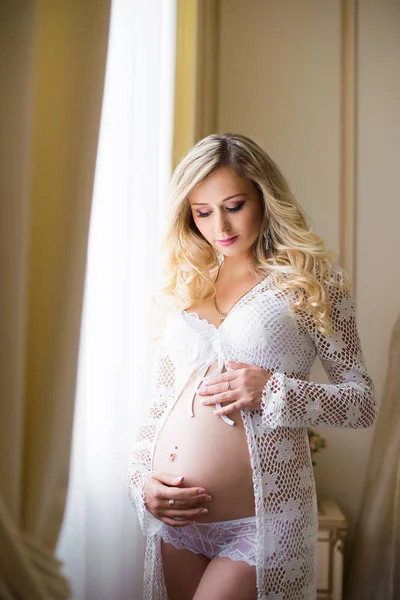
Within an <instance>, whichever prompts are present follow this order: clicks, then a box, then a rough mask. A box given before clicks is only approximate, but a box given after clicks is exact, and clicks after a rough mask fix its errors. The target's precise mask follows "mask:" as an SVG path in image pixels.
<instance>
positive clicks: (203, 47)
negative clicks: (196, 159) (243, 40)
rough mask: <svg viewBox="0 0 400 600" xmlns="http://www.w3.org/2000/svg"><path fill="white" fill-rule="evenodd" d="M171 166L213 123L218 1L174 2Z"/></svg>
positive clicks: (216, 65)
mask: <svg viewBox="0 0 400 600" xmlns="http://www.w3.org/2000/svg"><path fill="white" fill-rule="evenodd" d="M177 7H178V19H177V23H178V30H177V54H176V82H175V118H174V148H173V164H174V166H176V165H177V163H178V162H179V160H180V159H181V158H182V156H183V155H184V154H185V153H186V152H187V151H188V150H189V149H190V148H191V147H192V146H193V144H194V143H196V142H197V141H198V140H200V139H201V138H203V137H205V136H206V135H209V134H210V133H215V131H216V124H217V77H218V29H219V0H178V3H177Z"/></svg>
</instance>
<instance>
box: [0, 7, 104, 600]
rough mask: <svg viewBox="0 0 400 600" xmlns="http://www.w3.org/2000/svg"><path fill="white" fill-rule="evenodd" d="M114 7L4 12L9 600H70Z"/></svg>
mask: <svg viewBox="0 0 400 600" xmlns="http://www.w3.org/2000/svg"><path fill="white" fill-rule="evenodd" d="M109 17H110V0H84V1H82V0H69V1H68V2H57V1H54V0H37V1H36V2H34V1H33V0H31V1H23V0H16V1H15V2H6V3H2V4H1V8H0V80H1V86H2V93H1V95H0V127H1V140H0V143H1V145H0V169H1V171H0V186H1V187H0V193H1V195H0V202H1V204H0V244H1V246H0V277H1V294H0V298H1V300H0V302H1V304H0V325H1V327H0V332H1V335H0V382H1V403H0V597H1V598H3V597H4V598H22V599H25V598H26V599H27V600H35V599H44V598H58V597H66V596H67V595H68V585H67V583H66V582H65V580H64V579H63V578H62V577H61V575H59V573H58V569H59V564H58V562H57V561H56V560H55V559H54V557H53V556H52V554H53V551H54V548H55V545H56V542H57V539H58V536H59V531H60V527H61V523H62V518H63V512H64V507H65V501H66V492H67V486H68V472H69V455H70V445H71V435H72V422H73V408H74V396H75V385H76V371H77V361H78V344H79V332H80V321H81V310H82V302H83V287H84V277H85V267H86V250H87V241H88V229H89V217H90V207H91V198H92V189H93V179H94V168H95V160H96V149H97V141H98V133H99V123H100V113H101V104H102V94H103V86H104V73H105V63H106V53H107V43H108V28H109Z"/></svg>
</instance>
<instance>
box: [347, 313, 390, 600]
mask: <svg viewBox="0 0 400 600" xmlns="http://www.w3.org/2000/svg"><path fill="white" fill-rule="evenodd" d="M388 364H389V366H388V370H387V375H386V381H385V387H384V391H383V395H382V400H381V406H380V409H379V414H378V421H377V424H376V427H375V433H374V441H373V445H372V450H371V457H370V461H369V466H368V471H367V478H366V483H365V490H364V495H363V503H362V509H361V512H360V517H359V522H358V525H357V530H356V538H355V543H354V547H353V551H352V557H353V558H352V563H351V565H350V567H351V568H350V570H349V577H348V581H347V584H346V594H345V597H346V598H347V599H348V600H378V599H379V600H380V599H382V600H398V598H400V425H399V424H400V316H399V318H398V319H397V322H396V323H395V326H394V328H393V334H392V339H391V342H390V347H389V363H388Z"/></svg>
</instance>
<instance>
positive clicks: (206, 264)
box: [157, 133, 348, 333]
mask: <svg viewBox="0 0 400 600" xmlns="http://www.w3.org/2000/svg"><path fill="white" fill-rule="evenodd" d="M220 167H228V168H230V169H232V170H233V171H235V172H236V173H237V174H238V175H240V176H241V177H244V178H246V179H248V180H250V181H251V182H252V183H253V185H254V186H255V188H256V190H257V191H258V193H259V196H260V198H261V200H262V206H263V214H264V216H263V225H262V227H261V229H260V233H259V236H258V240H257V241H256V242H255V243H254V246H253V253H254V259H255V260H254V274H255V275H257V276H261V277H266V276H267V275H268V274H270V273H271V271H272V272H275V279H276V284H277V286H278V287H279V288H280V289H282V290H287V291H288V292H290V291H292V292H294V295H295V302H294V303H293V308H294V310H295V311H296V310H297V311H305V312H307V313H310V314H311V315H312V316H313V318H314V320H315V324H316V327H317V329H318V330H319V331H321V332H322V333H324V332H325V333H328V332H330V331H331V321H330V303H329V298H328V294H327V291H326V287H325V284H331V285H336V286H346V287H347V286H348V283H347V281H346V279H347V278H346V275H345V273H344V272H343V271H342V270H340V269H338V268H337V267H335V265H334V263H333V259H334V257H335V256H336V253H333V252H331V251H329V250H327V249H326V247H325V243H324V240H323V238H321V237H319V236H318V235H316V234H315V233H313V231H312V228H311V226H310V224H309V220H308V217H307V215H306V213H305V212H304V210H303V209H302V207H301V206H300V205H299V203H298V202H297V200H296V199H295V198H294V196H293V194H292V193H291V191H290V189H289V186H288V184H287V182H286V180H285V178H284V176H283V175H282V173H281V171H280V169H279V167H278V166H277V165H276V164H275V162H274V161H273V160H272V159H271V158H270V157H269V156H268V154H267V153H266V152H265V151H264V150H263V149H262V148H261V147H260V146H259V145H258V144H257V143H256V142H254V141H253V140H252V139H250V138H248V137H246V136H244V135H240V134H237V133H226V134H223V135H218V134H212V135H209V136H207V137H205V138H204V139H202V140H200V141H199V142H198V143H197V144H195V145H194V146H193V148H191V150H189V152H188V153H187V154H186V155H185V156H184V157H183V158H182V160H181V161H180V163H179V164H178V166H177V167H176V169H175V171H174V173H173V176H172V179H171V184H170V200H169V206H168V210H167V220H166V226H165V233H164V236H163V241H162V246H161V249H162V252H163V256H164V268H163V277H164V285H163V286H162V288H161V290H160V292H159V295H158V298H157V302H158V305H159V306H161V305H162V306H163V307H164V309H162V310H164V311H165V309H166V308H167V309H168V308H173V307H174V308H179V309H186V308H188V307H189V306H191V304H193V302H194V301H199V300H205V299H210V298H213V297H214V296H215V293H216V292H215V285H214V282H213V279H212V278H211V273H212V272H213V269H214V268H216V267H217V266H218V265H219V264H220V262H221V261H222V258H223V255H222V254H221V253H220V252H219V251H218V250H217V249H216V248H214V247H213V246H212V245H211V244H209V242H207V240H206V239H205V238H204V237H203V236H202V234H201V233H200V231H199V230H198V228H197V226H196V225H195V222H194V219H193V216H192V213H191V208H190V204H189V200H188V196H189V194H190V193H191V192H192V191H193V190H194V188H195V187H196V186H197V185H199V184H200V183H202V182H203V181H204V180H205V179H206V178H207V177H208V176H209V175H211V173H213V171H215V170H216V169H218V168H220ZM267 232H268V235H269V248H268V251H267V250H266V249H265V237H264V234H265V233H267ZM338 273H339V278H338V276H337V275H338Z"/></svg>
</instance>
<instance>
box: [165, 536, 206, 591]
mask: <svg viewBox="0 0 400 600" xmlns="http://www.w3.org/2000/svg"><path fill="white" fill-rule="evenodd" d="M161 556H162V563H163V571H164V579H165V585H166V586H167V592H168V599H169V600H192V599H193V597H194V594H195V592H196V589H197V586H198V585H199V582H200V580H201V578H202V576H203V574H204V572H205V570H206V568H207V566H208V564H209V562H210V561H209V560H208V558H206V557H205V556H203V555H202V554H195V553H194V552H191V551H190V550H178V549H177V548H175V547H174V546H173V545H172V544H166V543H165V542H164V540H163V539H162V540H161Z"/></svg>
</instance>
